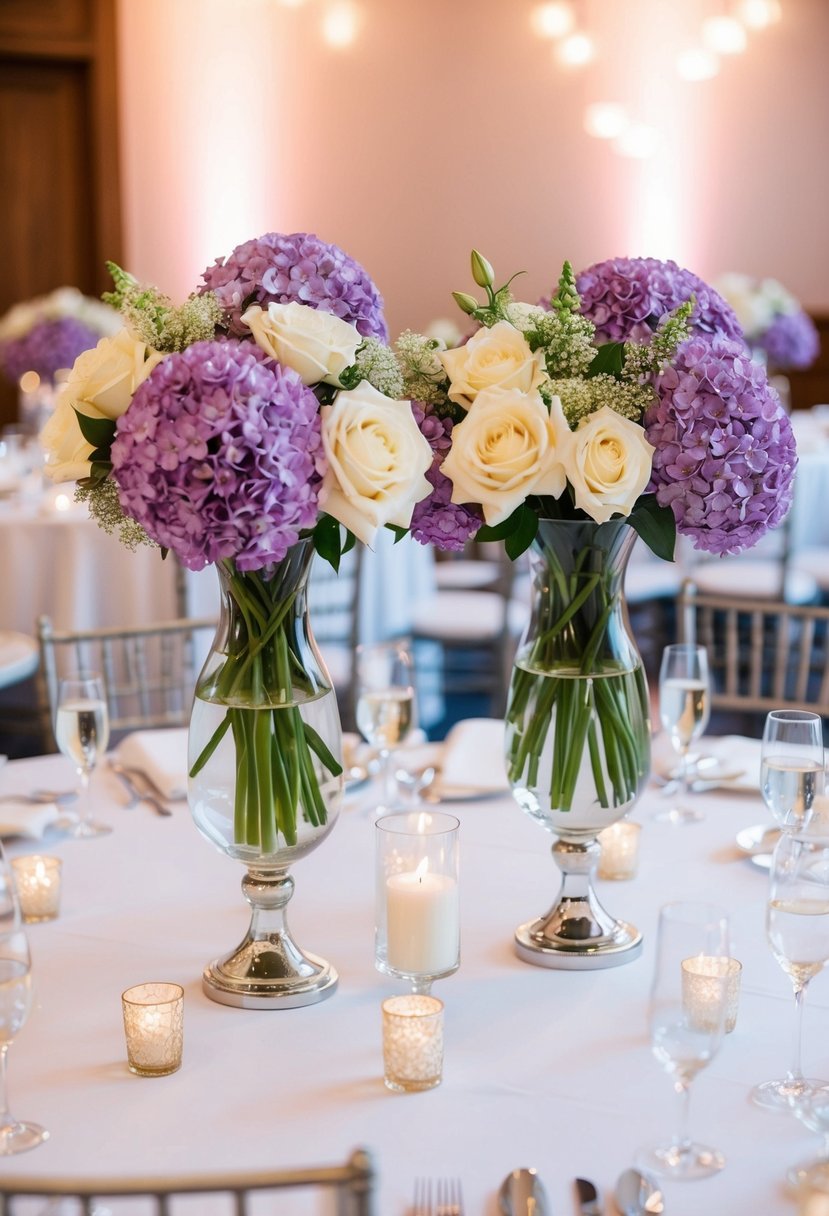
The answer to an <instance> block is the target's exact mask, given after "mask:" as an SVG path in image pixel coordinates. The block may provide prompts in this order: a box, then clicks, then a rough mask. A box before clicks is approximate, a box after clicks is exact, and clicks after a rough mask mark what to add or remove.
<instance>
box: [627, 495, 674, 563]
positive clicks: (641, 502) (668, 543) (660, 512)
mask: <svg viewBox="0 0 829 1216" xmlns="http://www.w3.org/2000/svg"><path fill="white" fill-rule="evenodd" d="M628 522H629V524H630V526H631V527H632V528H634V529H635V530H636V532H638V534H639V535H640V536H641V537H642V540H643V541H644V542H645V544H646V545H647V546H648V548H649V549H650V550H651V551H652V552H653V553H655V554H656V556H657V557H661V558H663V559H664V560H665V561H666V562H672V561H673V560H674V553H675V550H676V520H675V519H674V513H673V511H672V510H671V508H670V507H660V505H659V503H658V502H657V501H656V495H655V494H643V495H642V496H641V498H639V499H638V500H637V502H636V504H635V506H634V508H633V510H632V511H631V513H630V515H629V516H628Z"/></svg>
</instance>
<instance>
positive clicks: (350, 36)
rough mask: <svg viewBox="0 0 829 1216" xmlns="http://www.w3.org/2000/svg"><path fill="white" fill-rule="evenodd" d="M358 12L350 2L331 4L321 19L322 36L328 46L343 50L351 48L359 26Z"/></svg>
mask: <svg viewBox="0 0 829 1216" xmlns="http://www.w3.org/2000/svg"><path fill="white" fill-rule="evenodd" d="M360 18H361V14H360V10H359V8H358V7H357V5H356V4H352V3H351V0H339V2H338V3H336V4H331V5H329V7H328V8H327V9H326V11H325V16H324V17H323V19H322V36H323V38H324V39H325V41H326V42H327V43H328V45H329V46H333V47H337V49H343V48H345V47H348V46H351V44H352V42H354V40H355V38H356V37H357V30H358V29H359V26H360Z"/></svg>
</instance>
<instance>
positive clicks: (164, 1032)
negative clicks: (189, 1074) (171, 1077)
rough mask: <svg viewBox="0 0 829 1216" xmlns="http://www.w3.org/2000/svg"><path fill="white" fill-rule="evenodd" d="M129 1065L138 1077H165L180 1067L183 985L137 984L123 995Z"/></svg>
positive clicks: (182, 1030)
mask: <svg viewBox="0 0 829 1216" xmlns="http://www.w3.org/2000/svg"><path fill="white" fill-rule="evenodd" d="M121 1007H122V1010H123V1014H124V1034H125V1036H126V1040H127V1063H128V1064H129V1068H130V1072H134V1073H135V1074H136V1075H137V1076H139V1077H164V1076H167V1075H168V1074H169V1073H171V1072H175V1071H176V1070H177V1069H178V1068H180V1067H181V1053H182V1047H183V1044H184V989H183V988H182V987H181V985H180V984H167V983H150V984H136V985H135V986H134V987H133V988H127V990H126V992H123V993H122V994H121Z"/></svg>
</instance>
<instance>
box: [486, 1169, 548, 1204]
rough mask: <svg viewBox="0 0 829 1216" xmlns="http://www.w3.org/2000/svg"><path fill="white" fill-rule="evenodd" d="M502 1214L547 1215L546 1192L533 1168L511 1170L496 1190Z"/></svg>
mask: <svg viewBox="0 0 829 1216" xmlns="http://www.w3.org/2000/svg"><path fill="white" fill-rule="evenodd" d="M498 1204H499V1206H500V1208H501V1211H502V1212H503V1213H504V1216H547V1211H548V1205H547V1192H546V1191H545V1190H544V1186H543V1184H542V1182H541V1179H540V1178H539V1177H538V1174H537V1172H536V1171H535V1170H529V1169H520V1170H513V1171H512V1173H511V1174H507V1176H506V1178H505V1179H504V1181H503V1182H502V1183H501V1188H500V1190H499V1191H498Z"/></svg>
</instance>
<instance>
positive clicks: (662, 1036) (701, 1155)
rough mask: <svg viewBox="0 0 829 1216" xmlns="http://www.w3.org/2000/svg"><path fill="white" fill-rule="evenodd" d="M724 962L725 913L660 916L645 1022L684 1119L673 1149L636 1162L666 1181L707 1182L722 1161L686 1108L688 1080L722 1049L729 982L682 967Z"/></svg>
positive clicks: (695, 908)
mask: <svg viewBox="0 0 829 1216" xmlns="http://www.w3.org/2000/svg"><path fill="white" fill-rule="evenodd" d="M727 957H728V916H727V914H726V912H725V911H724V910H723V909H722V908H718V907H716V906H715V905H713V904H706V903H673V904H666V905H665V906H664V907H663V908H662V909H661V910H660V913H659V932H658V937H657V943H656V969H655V971H654V977H653V986H652V988H651V996H650V1003H649V1006H648V1022H649V1028H650V1039H651V1047H652V1049H653V1054H654V1055H655V1056H656V1059H657V1060H658V1061H659V1063H660V1064H661V1065H662V1067H663V1068H664V1069H665V1071H666V1072H667V1073H668V1075H669V1076H670V1077H672V1078H673V1083H674V1090H675V1091H676V1093H677V1095H678V1097H679V1101H680V1120H679V1126H678V1129H677V1132H676V1135H675V1136H674V1137H673V1139H672V1140H671V1141H670V1142H669V1143H668V1144H665V1145H663V1146H661V1147H658V1148H650V1149H642V1150H640V1152H639V1153H638V1154H637V1158H636V1164H637V1165H638V1166H639V1167H640V1169H643V1170H647V1171H650V1172H651V1173H654V1174H659V1175H661V1176H663V1177H668V1178H677V1179H680V1178H682V1179H691V1178H706V1177H708V1176H709V1175H711V1174H715V1173H716V1172H717V1171H718V1170H720V1169H722V1167H723V1165H724V1163H725V1159H724V1157H723V1155H722V1153H720V1152H719V1151H718V1150H717V1149H715V1148H710V1147H708V1146H706V1145H702V1144H697V1143H696V1142H695V1141H693V1140H691V1138H690V1136H689V1135H688V1110H689V1102H690V1092H691V1082H692V1081H693V1079H694V1077H695V1076H696V1075H697V1073H698V1072H699V1071H700V1070H701V1069H703V1068H705V1066H706V1065H707V1064H709V1063H710V1062H711V1060H712V1059H713V1058H714V1056H715V1055H716V1053H717V1051H718V1050H719V1047H720V1044H721V1043H722V1039H723V1035H724V1033H725V1023H726V1014H727V1008H728V979H727V977H726V976H723V978H721V979H720V978H718V977H717V976H716V974H714V975H710V974H706V975H700V974H696V973H695V972H694V971H693V969H692V968H684V967H683V964H684V963H689V962H692V961H693V960H695V959H710V958H727Z"/></svg>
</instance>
